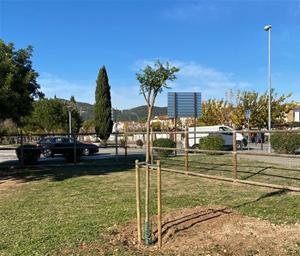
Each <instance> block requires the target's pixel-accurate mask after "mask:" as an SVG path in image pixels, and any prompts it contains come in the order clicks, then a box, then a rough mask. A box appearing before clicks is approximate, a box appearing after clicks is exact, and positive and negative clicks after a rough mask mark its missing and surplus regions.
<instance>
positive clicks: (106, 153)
mask: <svg viewBox="0 0 300 256" xmlns="http://www.w3.org/2000/svg"><path fill="white" fill-rule="evenodd" d="M5 148H7V147H5ZM124 154H125V151H124V149H123V148H119V149H118V155H119V156H124ZM127 154H128V155H133V154H134V155H135V154H145V151H144V149H139V148H128V150H127ZM115 155H116V154H115V148H100V149H99V153H97V154H95V155H91V156H83V157H84V159H91V160H92V159H102V158H108V157H114V156H115ZM59 159H62V160H63V159H64V158H63V157H62V156H59V155H57V156H54V157H48V158H45V157H43V156H42V157H41V158H40V160H39V161H41V162H43V161H53V160H59ZM17 160H18V159H17V156H16V152H15V149H14V148H13V147H11V149H4V150H2V149H1V147H0V163H4V162H7V161H17Z"/></svg>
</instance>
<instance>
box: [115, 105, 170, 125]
mask: <svg viewBox="0 0 300 256" xmlns="http://www.w3.org/2000/svg"><path fill="white" fill-rule="evenodd" d="M116 112H117V120H119V121H138V120H146V119H147V113H148V110H147V106H146V105H144V106H139V107H135V108H131V109H125V110H117V111H116ZM162 115H167V107H154V108H153V116H162Z"/></svg>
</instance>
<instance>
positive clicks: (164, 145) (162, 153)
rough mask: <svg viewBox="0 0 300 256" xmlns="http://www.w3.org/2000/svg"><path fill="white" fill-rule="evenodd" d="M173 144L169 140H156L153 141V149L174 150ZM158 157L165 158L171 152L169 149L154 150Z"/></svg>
mask: <svg viewBox="0 0 300 256" xmlns="http://www.w3.org/2000/svg"><path fill="white" fill-rule="evenodd" d="M175 146H176V145H175V142H174V141H173V140H171V139H163V138H161V139H156V140H154V141H153V147H161V148H175ZM155 152H157V154H158V156H160V157H167V156H169V155H170V154H171V153H172V152H173V150H169V149H156V150H155Z"/></svg>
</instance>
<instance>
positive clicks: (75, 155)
mask: <svg viewBox="0 0 300 256" xmlns="http://www.w3.org/2000/svg"><path fill="white" fill-rule="evenodd" d="M73 142H74V144H73V157H74V159H73V163H74V164H76V162H77V152H76V136H75V134H73Z"/></svg>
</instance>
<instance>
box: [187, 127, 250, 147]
mask: <svg viewBox="0 0 300 256" xmlns="http://www.w3.org/2000/svg"><path fill="white" fill-rule="evenodd" d="M233 131H234V130H233V129H232V128H230V127H228V126H226V125H213V126H198V127H196V133H195V128H194V127H189V130H188V132H189V146H190V147H191V148H197V147H198V143H199V139H200V138H203V137H207V136H209V135H212V134H214V133H215V134H216V133H218V134H220V135H221V136H222V137H223V138H224V143H225V145H224V148H225V149H232V146H233V145H232V132H233ZM247 143H248V141H247V138H246V137H245V136H243V134H241V133H236V145H237V148H238V149H243V147H246V146H247Z"/></svg>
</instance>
